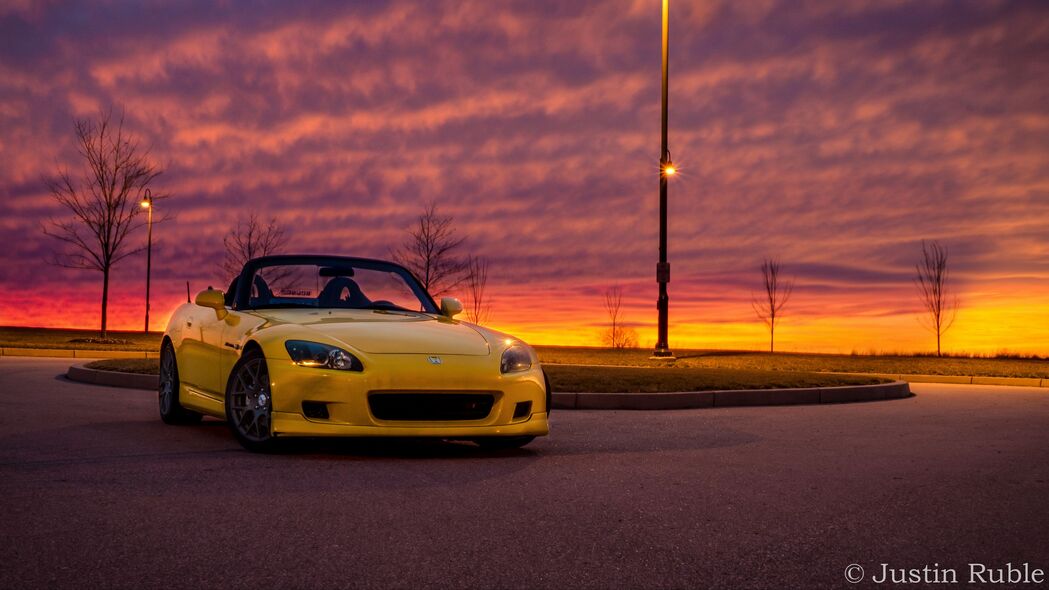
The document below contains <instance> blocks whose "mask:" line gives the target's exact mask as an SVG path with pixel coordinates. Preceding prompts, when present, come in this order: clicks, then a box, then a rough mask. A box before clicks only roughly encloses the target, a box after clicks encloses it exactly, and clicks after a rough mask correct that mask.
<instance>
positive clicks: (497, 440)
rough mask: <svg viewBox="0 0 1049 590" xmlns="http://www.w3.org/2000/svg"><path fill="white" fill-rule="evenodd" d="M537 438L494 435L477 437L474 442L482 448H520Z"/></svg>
mask: <svg viewBox="0 0 1049 590" xmlns="http://www.w3.org/2000/svg"><path fill="white" fill-rule="evenodd" d="M533 440H535V437H534V436H493V437H489V438H476V439H474V442H475V443H477V446H479V447H481V448H482V449H491V450H499V449H519V448H521V447H523V446H525V445H526V444H528V443H530V442H532V441H533Z"/></svg>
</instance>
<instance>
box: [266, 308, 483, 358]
mask: <svg viewBox="0 0 1049 590" xmlns="http://www.w3.org/2000/svg"><path fill="white" fill-rule="evenodd" d="M254 313H255V314H256V315H259V316H261V317H263V318H265V319H266V320H268V322H269V323H270V324H271V325H273V324H298V325H300V326H302V327H303V328H304V334H303V339H308V338H309V335H308V333H305V332H307V331H316V332H319V333H321V334H323V335H325V336H327V337H328V338H332V339H334V340H338V341H339V342H342V343H343V344H345V345H347V346H349V347H351V348H355V349H357V350H360V351H361V352H367V353H374V354H461V355H471V356H485V355H487V354H488V353H489V351H490V348H489V345H488V341H487V340H485V338H484V337H483V336H482V335H481V334H480V333H478V331H477V330H475V329H474V328H472V327H471V326H470V325H469V324H466V323H462V322H458V321H455V320H449V319H447V318H444V317H434V316H431V315H424V314H415V313H396V312H375V311H370V310H333V311H326V310H322V311H317V310H312V311H308V310H298V309H294V310H293V309H281V310H256V311H255V312H254Z"/></svg>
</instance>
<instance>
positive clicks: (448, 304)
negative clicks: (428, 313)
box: [441, 297, 463, 318]
mask: <svg viewBox="0 0 1049 590" xmlns="http://www.w3.org/2000/svg"><path fill="white" fill-rule="evenodd" d="M462 312H463V304H462V303H460V302H459V300H458V299H456V298H455V297H442V298H441V314H442V315H446V316H448V317H450V318H454V317H455V316H457V315H459V314H460V313H462Z"/></svg>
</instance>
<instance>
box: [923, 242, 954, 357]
mask: <svg viewBox="0 0 1049 590" xmlns="http://www.w3.org/2000/svg"><path fill="white" fill-rule="evenodd" d="M914 269H915V270H916V271H917V272H918V276H917V277H915V279H914V284H915V285H916V286H917V287H918V295H919V297H921V300H922V305H924V306H925V311H926V312H927V313H928V314H929V323H928V324H927V325H926V327H928V328H929V329H930V330H931V331H932V332H933V333H935V334H936V356H941V352H940V339H941V338H942V336H943V334H944V333H945V332H947V330H948V329H950V327H951V326H952V325H954V319H955V317H957V314H958V297H957V296H955V295H954V294H953V293H952V292H951V288H950V285H949V283H948V280H949V278H950V269H949V268H948V264H947V248H946V247H945V246H941V245H940V243H939V242H935V241H933V242H931V243H929V244H926V243H925V240H922V257H921V260H920V261H919V262H918V264H915V265H914Z"/></svg>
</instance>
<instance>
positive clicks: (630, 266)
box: [0, 0, 1049, 354]
mask: <svg viewBox="0 0 1049 590" xmlns="http://www.w3.org/2000/svg"><path fill="white" fill-rule="evenodd" d="M659 26H660V2H659V0H645V1H627V0H624V1H621V2H619V1H612V0H600V1H583V0H571V1H553V2H540V1H536V0H523V1H515V2H509V1H508V2H501V1H487V2H469V1H462V0H455V1H448V2H444V1H425V2H424V1H419V2H414V3H410V2H381V1H367V2H355V3H347V2H314V1H309V0H306V1H301V2H234V1H225V2H212V1H210V0H209V1H195V0H177V1H176V0H172V1H169V2H163V1H143V2H130V1H123V0H121V1H111V2H51V1H34V0H25V1H22V2H20V1H18V0H16V1H14V2H13V3H12V2H11V1H7V2H4V3H3V7H2V8H0V240H2V243H3V248H4V251H3V258H2V259H3V265H2V267H0V325H35V326H75V327H96V326H97V325H98V314H99V301H98V300H99V296H100V292H101V281H100V278H101V275H100V273H97V272H90V271H77V270H67V269H63V268H59V267H55V266H51V265H49V264H47V262H46V260H47V257H48V254H49V252H50V251H51V250H52V249H54V248H55V247H57V244H56V243H55V242H54V241H53V240H50V239H48V238H46V237H44V236H42V235H41V233H40V230H39V227H40V223H41V222H42V221H43V220H45V219H47V218H48V216H51V215H60V214H61V210H60V209H58V208H57V206H56V205H55V203H54V201H53V199H52V198H51V197H50V196H49V195H48V193H47V191H46V188H45V186H44V183H43V181H42V178H43V177H44V176H46V175H49V174H53V173H54V171H55V170H56V167H57V166H59V165H62V166H68V167H70V168H72V169H74V170H79V169H80V166H81V162H80V161H78V160H77V156H76V152H75V149H74V145H73V120H74V118H76V117H83V116H92V115H96V114H97V113H98V110H99V109H100V108H101V109H108V108H110V107H117V108H119V107H120V106H123V107H124V108H125V109H126V118H127V123H126V127H127V129H128V130H130V131H132V132H133V133H135V134H136V135H138V136H139V137H140V138H141V139H142V140H143V141H144V142H146V143H148V144H151V145H152V153H153V156H154V158H155V160H156V161H157V162H158V163H159V164H161V165H162V166H163V167H164V168H165V170H166V171H165V172H164V174H163V175H162V176H160V177H159V178H158V179H157V181H156V183H155V185H154V190H156V191H159V192H164V193H168V194H170V195H171V198H170V199H168V200H166V201H165V202H164V203H163V204H162V207H163V208H165V209H166V212H169V213H172V214H174V215H175V216H176V217H175V219H174V220H173V221H169V222H167V223H165V224H163V225H160V226H157V227H156V229H155V236H154V237H155V244H154V252H153V288H152V289H153V298H154V299H153V310H154V311H153V316H154V318H155V321H154V324H153V327H154V329H162V327H163V324H164V321H165V320H166V318H167V316H168V314H169V313H170V311H171V310H172V309H173V308H174V307H175V306H177V305H178V304H179V303H181V302H183V301H184V300H185V281H187V280H188V281H190V283H191V285H192V288H193V291H194V292H195V291H197V290H200V289H203V288H205V287H206V286H208V285H209V284H213V285H215V286H216V287H219V288H221V286H222V285H221V283H222V281H221V279H220V276H221V273H220V272H219V267H218V265H219V263H220V262H221V257H222V252H223V248H222V236H223V235H224V234H225V233H226V232H227V231H228V230H229V228H230V226H231V225H232V224H233V223H235V222H236V220H237V219H238V218H243V216H245V215H247V214H248V213H249V212H256V213H258V214H260V215H262V216H265V217H267V218H268V217H271V216H272V217H275V218H277V220H278V221H279V222H280V223H281V224H283V225H284V226H285V227H286V228H287V231H288V233H289V234H290V235H291V237H292V246H291V247H290V250H294V251H301V252H324V253H336V254H347V255H359V256H369V257H387V256H388V254H389V252H390V250H391V248H393V247H394V246H396V245H397V244H398V243H400V242H401V241H402V240H403V239H404V236H405V231H406V229H407V228H408V226H409V225H410V224H411V222H412V220H413V218H414V217H415V216H416V215H417V214H418V213H419V211H420V210H421V208H422V207H423V205H424V203H426V202H427V201H429V200H435V201H436V202H437V203H438V207H439V209H440V210H441V211H442V212H444V213H446V214H450V215H453V216H454V217H455V221H456V227H457V229H458V232H459V233H460V234H461V235H463V236H466V244H467V245H468V250H469V251H470V252H472V253H474V254H477V255H483V256H486V257H488V258H489V259H490V261H491V270H490V279H489V280H490V284H489V289H490V291H491V294H492V296H493V313H492V315H493V319H492V322H491V324H492V326H493V327H496V328H498V329H503V330H506V331H509V332H511V333H513V334H515V335H518V336H520V337H522V338H524V339H525V340H528V341H530V342H532V343H535V344H585V345H597V344H599V334H600V331H601V329H602V326H603V325H604V322H605V321H606V316H605V311H604V309H603V305H602V304H603V297H602V293H603V292H604V290H605V289H606V288H608V287H609V286H611V285H614V284H618V285H621V286H622V288H623V290H624V294H625V306H626V319H627V321H628V322H630V323H631V324H632V325H634V326H636V328H637V330H638V332H639V334H640V340H641V344H642V345H644V346H651V345H652V344H653V342H654V340H655V330H654V324H655V319H656V309H655V299H656V288H657V286H656V282H655V263H656V258H657V249H656V248H657V232H658V225H657V221H658V159H659V82H660V78H659V64H660V52H659V44H660V37H659V35H660V29H659ZM670 57H671V63H670V74H671V82H670V148H671V150H672V153H673V156H674V160H675V161H676V162H677V163H678V165H679V167H680V170H681V173H680V174H679V175H678V176H677V177H675V178H673V180H672V183H671V186H670V261H671V265H672V268H673V273H672V282H671V283H670V319H671V325H670V346H671V348H672V349H673V348H683V347H713V348H763V347H765V346H767V335H766V332H765V328H764V325H762V324H761V323H760V322H759V321H758V320H757V318H756V317H755V315H754V312H753V310H752V309H751V305H750V301H751V297H752V294H753V293H756V291H757V290H758V289H759V285H760V275H759V271H758V267H759V265H760V263H761V260H762V258H763V257H766V256H774V257H776V258H778V259H779V260H780V261H781V263H782V264H783V267H784V272H785V273H786V274H787V275H789V276H792V277H794V278H795V280H796V287H795V291H794V295H793V298H792V300H791V302H790V304H789V306H788V307H787V309H786V311H785V318H784V323H783V325H782V326H781V327H780V328H779V329H778V330H777V343H778V345H779V346H778V348H781V349H783V350H799V351H800V350H808V351H829V352H845V353H848V352H852V351H857V352H868V351H928V350H930V349H932V350H934V349H935V339H934V337H933V336H932V335H931V334H930V333H929V332H927V331H926V330H924V329H923V328H922V326H921V324H920V323H919V321H918V318H919V314H920V311H921V308H920V302H919V300H918V298H917V296H916V290H915V287H914V285H913V282H912V281H913V276H914V264H915V262H916V261H917V257H918V256H919V254H920V248H921V240H922V239H926V240H939V241H940V242H941V243H943V244H944V245H946V246H947V247H948V248H949V250H950V255H951V261H952V267H953V271H954V274H953V279H954V281H955V282H954V285H955V286H956V288H957V292H958V295H959V298H960V301H961V305H962V308H961V312H960V313H959V316H958V320H957V322H956V324H955V326H954V327H953V328H952V329H951V330H950V331H949V332H948V333H947V335H946V337H945V339H944V349H945V350H946V351H949V352H963V351H965V352H981V353H995V352H999V351H1003V350H1008V351H1011V352H1023V353H1037V354H1049V3H1046V2H993V1H989V0H988V1H984V0H981V1H976V2H936V1H931V0H918V1H914V2H906V1H890V0H876V1H870V2H859V1H857V2H844V1H841V0H832V1H828V2H799V1H794V0H790V1H784V2H766V1H760V2H759V1H753V2H750V1H746V0H739V1H732V2H707V1H703V0H694V1H684V0H674V1H672V5H671V48H670ZM158 211H159V209H158ZM133 239H134V240H135V241H136V242H137V243H143V242H144V241H145V233H144V232H141V233H138V234H136V235H135V236H134V238H133ZM144 275H145V256H144V255H140V256H135V257H132V258H129V259H127V260H125V261H123V262H122V263H121V264H120V265H119V266H118V267H117V271H116V275H115V283H114V286H113V293H114V294H113V299H112V301H111V305H110V310H111V325H112V327H118V328H128V329H141V327H142V315H143V305H144V304H143V299H144ZM462 295H465V293H463V294H462Z"/></svg>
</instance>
